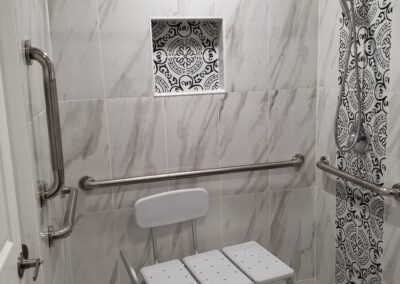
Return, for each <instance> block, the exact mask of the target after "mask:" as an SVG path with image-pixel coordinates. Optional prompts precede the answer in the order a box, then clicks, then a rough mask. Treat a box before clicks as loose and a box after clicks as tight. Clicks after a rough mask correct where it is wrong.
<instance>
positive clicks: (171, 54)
mask: <svg viewBox="0 0 400 284" xmlns="http://www.w3.org/2000/svg"><path fill="white" fill-rule="evenodd" d="M151 27H152V40H153V71H154V84H155V85H154V87H155V92H156V94H159V95H161V94H164V95H165V94H171V93H173V94H179V93H185V94H187V93H202V92H207V91H210V92H211V91H219V90H223V87H224V86H223V83H222V82H223V72H222V52H221V38H222V37H221V34H222V20H220V19H207V20H187V19H182V20H179V19H177V20H163V19H157V20H152V21H151Z"/></svg>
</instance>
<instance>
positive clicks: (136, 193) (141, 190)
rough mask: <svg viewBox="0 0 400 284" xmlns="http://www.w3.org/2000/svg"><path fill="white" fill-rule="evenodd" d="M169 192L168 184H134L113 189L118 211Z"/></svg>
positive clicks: (165, 182) (164, 182)
mask: <svg viewBox="0 0 400 284" xmlns="http://www.w3.org/2000/svg"><path fill="white" fill-rule="evenodd" d="M168 190H169V187H168V182H167V181H162V182H154V183H153V182H152V183H144V184H133V185H127V186H119V187H114V188H113V193H114V194H113V195H114V204H115V208H117V209H124V208H133V207H134V206H135V203H136V201H137V200H139V199H140V198H143V197H147V196H150V195H154V194H158V193H161V192H166V191H168Z"/></svg>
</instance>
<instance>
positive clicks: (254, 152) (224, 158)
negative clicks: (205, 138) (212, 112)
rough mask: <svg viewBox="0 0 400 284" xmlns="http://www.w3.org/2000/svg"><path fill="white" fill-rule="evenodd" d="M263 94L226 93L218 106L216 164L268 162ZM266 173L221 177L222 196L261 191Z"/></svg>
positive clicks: (264, 183) (264, 97)
mask: <svg viewBox="0 0 400 284" xmlns="http://www.w3.org/2000/svg"><path fill="white" fill-rule="evenodd" d="M268 107H269V106H268V95H267V93H265V92H264V93H261V92H260V93H247V94H237V93H229V94H227V95H225V97H224V99H223V100H222V102H221V105H220V111H219V129H220V165H221V166H223V167H226V166H234V165H246V164H254V163H265V162H267V161H268V121H269V120H268ZM267 187H268V172H266V171H260V172H250V173H236V174H229V175H223V176H221V190H222V195H235V194H248V193H256V192H263V191H265V190H266V189H267Z"/></svg>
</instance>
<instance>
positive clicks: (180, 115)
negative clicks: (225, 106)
mask: <svg viewBox="0 0 400 284" xmlns="http://www.w3.org/2000/svg"><path fill="white" fill-rule="evenodd" d="M219 103H220V97H219V96H190V97H188V96H185V97H170V98H165V116H166V126H167V153H168V155H167V157H168V169H169V171H175V170H191V169H201V168H215V167H218V165H219V149H218V111H219Z"/></svg>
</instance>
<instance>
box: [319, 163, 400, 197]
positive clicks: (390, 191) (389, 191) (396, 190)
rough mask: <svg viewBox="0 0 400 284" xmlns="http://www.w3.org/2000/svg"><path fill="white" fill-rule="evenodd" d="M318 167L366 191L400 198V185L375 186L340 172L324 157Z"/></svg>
mask: <svg viewBox="0 0 400 284" xmlns="http://www.w3.org/2000/svg"><path fill="white" fill-rule="evenodd" d="M317 167H318V168H319V169H321V170H323V171H324V172H327V173H330V174H333V175H335V176H337V177H340V178H342V179H345V180H347V181H349V182H351V183H353V184H355V185H359V186H361V187H363V188H365V189H369V190H371V191H373V192H376V193H379V194H381V195H383V196H391V197H396V198H397V197H400V184H398V183H396V184H395V185H393V188H387V187H383V186H379V185H375V184H373V183H370V182H368V181H365V180H363V179H360V178H358V177H355V176H353V175H351V174H348V173H346V172H343V171H341V170H338V169H336V168H334V167H331V166H330V165H329V161H328V158H327V157H326V156H322V157H321V159H320V160H319V161H318V162H317Z"/></svg>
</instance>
